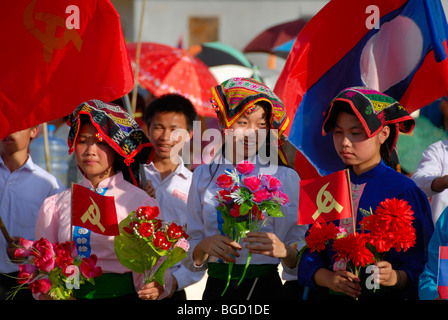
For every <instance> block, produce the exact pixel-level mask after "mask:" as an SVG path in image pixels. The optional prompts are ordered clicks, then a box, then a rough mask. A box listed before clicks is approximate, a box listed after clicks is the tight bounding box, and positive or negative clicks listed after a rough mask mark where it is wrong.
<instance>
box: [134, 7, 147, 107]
mask: <svg viewBox="0 0 448 320" xmlns="http://www.w3.org/2000/svg"><path fill="white" fill-rule="evenodd" d="M145 4H146V0H143V2H142V9H141V10H142V11H141V13H140V26H139V30H138V40H137V50H136V53H135V70H134V90H133V91H132V113H131V115H132V116H134V113H135V110H136V108H137V91H138V69H139V66H140V49H141V47H142V29H143V16H144V14H145Z"/></svg>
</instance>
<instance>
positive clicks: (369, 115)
mask: <svg viewBox="0 0 448 320" xmlns="http://www.w3.org/2000/svg"><path fill="white" fill-rule="evenodd" d="M341 104H345V105H348V106H350V108H351V109H352V110H353V112H354V114H355V115H356V117H357V118H358V119H359V120H360V121H361V123H362V125H363V127H364V129H365V130H366V132H367V136H368V137H369V138H370V137H373V136H374V135H376V134H377V133H378V132H379V131H380V130H381V129H382V128H383V127H384V126H385V125H388V126H389V127H390V129H391V130H390V134H389V138H388V139H387V141H386V143H387V146H388V149H389V154H391V153H392V151H393V150H394V148H395V146H396V144H397V139H398V134H399V132H403V133H411V132H412V130H413V129H414V126H415V120H414V119H413V118H412V116H411V115H410V114H409V113H408V112H407V111H406V109H405V108H404V107H403V106H402V105H401V104H400V103H399V102H398V101H396V100H395V99H393V98H392V97H390V96H388V95H385V94H384V93H381V92H379V91H376V90H373V89H370V88H367V87H352V88H347V89H344V90H342V91H341V92H340V93H339V94H338V95H337V96H336V97H335V98H334V99H333V101H332V102H331V104H330V106H329V108H328V110H327V111H326V113H325V119H324V123H323V126H322V134H323V135H326V134H327V133H328V132H329V131H331V130H332V129H333V128H334V125H335V121H336V114H337V112H335V110H336V111H337V109H338V108H339V107H340V106H341Z"/></svg>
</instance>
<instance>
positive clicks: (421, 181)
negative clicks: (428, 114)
mask: <svg viewBox="0 0 448 320" xmlns="http://www.w3.org/2000/svg"><path fill="white" fill-rule="evenodd" d="M445 149H446V148H445V145H444V144H443V143H442V141H438V142H435V143H433V144H431V145H430V146H429V147H428V148H427V149H426V150H425V151H423V153H422V158H421V160H420V162H419V164H418V166H417V169H416V170H415V173H414V174H413V175H412V177H411V179H412V180H413V181H414V182H415V184H416V185H417V186H418V187H419V188H420V189H422V191H423V192H424V193H425V194H426V196H428V197H432V196H434V195H435V194H437V192H435V191H433V190H432V189H431V184H432V181H433V180H434V179H435V178H437V177H441V176H443V163H444V161H445V153H446V150H445Z"/></svg>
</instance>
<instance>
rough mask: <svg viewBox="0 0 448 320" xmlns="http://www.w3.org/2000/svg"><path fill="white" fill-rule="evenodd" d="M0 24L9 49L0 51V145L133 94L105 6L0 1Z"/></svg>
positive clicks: (115, 26) (75, 0) (97, 0)
mask: <svg viewBox="0 0 448 320" xmlns="http://www.w3.org/2000/svg"><path fill="white" fill-rule="evenodd" d="M0 18H1V21H2V26H3V32H2V41H3V43H5V44H7V46H8V48H9V49H8V50H2V51H1V52H0V70H1V72H2V77H1V78H0V123H1V124H2V125H1V126H0V138H4V137H6V136H7V135H8V134H10V133H12V132H15V131H19V130H23V129H27V128H30V127H32V126H35V125H38V124H40V123H43V122H46V121H50V120H54V119H56V118H62V117H64V116H67V115H69V114H71V113H72V112H73V110H74V109H75V108H76V107H77V106H78V105H79V104H81V103H82V102H84V101H87V100H91V99H99V100H103V101H112V100H115V99H118V98H120V97H122V96H124V95H126V94H128V93H129V92H130V91H131V90H132V88H133V87H134V78H133V73H132V68H131V62H130V59H129V55H128V51H127V48H126V42H125V39H124V35H123V31H122V28H121V24H120V17H119V15H118V13H117V11H116V10H115V9H114V6H113V5H112V3H111V2H110V0H89V1H81V0H57V1H40V0H21V1H1V3H0ZM6 29H7V30H6Z"/></svg>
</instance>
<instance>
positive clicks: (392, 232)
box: [305, 198, 416, 276]
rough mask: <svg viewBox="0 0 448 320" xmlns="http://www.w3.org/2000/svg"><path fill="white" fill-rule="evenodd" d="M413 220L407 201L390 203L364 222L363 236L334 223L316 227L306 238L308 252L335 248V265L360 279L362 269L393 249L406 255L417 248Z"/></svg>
mask: <svg viewBox="0 0 448 320" xmlns="http://www.w3.org/2000/svg"><path fill="white" fill-rule="evenodd" d="M413 220H414V212H413V211H412V209H411V206H410V205H409V204H408V202H407V201H405V200H399V199H395V198H393V199H386V200H385V201H383V202H380V205H379V206H378V207H377V209H376V210H375V213H374V214H371V215H370V216H367V217H364V218H363V219H362V221H361V222H360V225H361V231H362V232H355V233H354V234H347V232H346V230H345V229H343V228H338V227H336V226H335V225H334V223H333V222H330V223H328V224H326V223H314V224H313V225H312V226H311V228H310V230H309V231H308V235H307V236H306V238H305V240H306V243H307V245H306V248H308V249H310V251H311V252H320V251H322V250H324V249H325V248H327V246H329V245H330V244H331V248H332V249H333V250H334V251H335V252H336V254H335V255H334V257H333V258H334V259H335V265H338V266H341V265H342V266H344V265H345V266H346V267H347V268H348V269H349V271H350V272H352V273H353V274H355V275H357V276H358V275H359V270H360V268H362V267H366V266H368V265H371V264H373V263H375V262H377V261H381V260H382V259H383V255H384V254H385V253H386V252H388V251H389V250H390V249H392V248H394V249H395V250H396V251H401V250H403V251H406V250H408V249H409V248H411V247H413V246H414V245H415V241H416V234H415V229H414V227H413V226H412V222H413Z"/></svg>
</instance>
